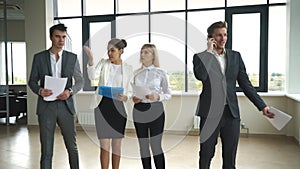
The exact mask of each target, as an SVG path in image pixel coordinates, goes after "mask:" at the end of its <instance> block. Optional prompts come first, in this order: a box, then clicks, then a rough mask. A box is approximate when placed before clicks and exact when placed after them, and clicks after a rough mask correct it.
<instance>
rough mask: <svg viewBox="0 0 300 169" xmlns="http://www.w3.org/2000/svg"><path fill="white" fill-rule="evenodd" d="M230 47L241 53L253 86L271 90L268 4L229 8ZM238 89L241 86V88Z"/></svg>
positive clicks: (227, 19)
mask: <svg viewBox="0 0 300 169" xmlns="http://www.w3.org/2000/svg"><path fill="white" fill-rule="evenodd" d="M225 15H226V21H227V22H228V42H227V48H229V49H233V50H236V51H238V52H240V53H241V56H242V58H243V61H244V64H245V66H246V70H247V73H248V76H249V79H250V81H251V83H252V85H253V86H254V87H255V88H256V89H257V90H258V91H261V92H264V91H267V90H268V78H267V76H268V67H267V66H266V65H267V64H266V63H267V61H268V41H267V39H268V8H267V7H265V6H255V7H245V8H242V7H239V8H229V9H228V10H227V11H226V14H225ZM238 91H241V89H240V88H239V87H238Z"/></svg>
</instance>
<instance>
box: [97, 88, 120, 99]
mask: <svg viewBox="0 0 300 169" xmlns="http://www.w3.org/2000/svg"><path fill="white" fill-rule="evenodd" d="M123 92H124V88H123V87H109V86H99V88H98V94H99V95H102V96H105V97H109V98H112V99H116V100H118V97H117V96H118V95H119V94H123Z"/></svg>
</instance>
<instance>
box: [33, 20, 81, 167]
mask: <svg viewBox="0 0 300 169" xmlns="http://www.w3.org/2000/svg"><path fill="white" fill-rule="evenodd" d="M66 37H67V27H65V25H64V24H57V25H54V26H52V27H51V28H50V40H51V41H52V46H51V48H50V49H48V50H45V51H42V52H39V53H37V54H35V55H34V59H33V62H32V68H31V73H30V78H29V82H28V85H29V87H30V88H31V90H32V91H33V92H34V93H35V94H37V95H38V103H37V115H38V122H39V128H40V142H41V160H40V167H41V169H51V168H52V156H53V143H54V133H55V128H56V123H57V124H58V126H59V127H60V129H61V133H62V135H63V139H64V142H65V146H66V148H67V151H68V154H69V164H70V167H71V169H78V168H79V161H78V149H77V144H76V129H75V114H76V112H75V106H74V102H73V97H72V96H73V95H74V94H75V93H77V92H78V91H79V90H80V89H81V88H82V86H83V77H82V74H81V71H80V66H79V62H78V59H77V55H76V54H74V53H71V52H68V51H65V50H63V47H64V45H65V40H66ZM45 76H52V77H57V78H67V84H66V86H65V90H64V91H63V92H62V93H61V94H59V95H58V96H57V97H56V100H55V101H45V100H44V97H47V96H50V95H52V91H51V90H50V89H45V88H44V83H45ZM73 78H74V80H75V83H74V85H73Z"/></svg>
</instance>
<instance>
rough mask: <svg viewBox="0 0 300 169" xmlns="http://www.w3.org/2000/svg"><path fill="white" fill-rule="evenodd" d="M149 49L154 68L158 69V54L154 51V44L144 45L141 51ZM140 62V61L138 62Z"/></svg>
mask: <svg viewBox="0 0 300 169" xmlns="http://www.w3.org/2000/svg"><path fill="white" fill-rule="evenodd" d="M146 48H147V49H150V51H151V52H152V54H153V62H152V63H153V65H154V66H155V67H159V59H158V52H157V49H156V46H155V45H154V44H144V45H143V46H142V48H141V51H142V50H143V49H146ZM140 61H141V60H140Z"/></svg>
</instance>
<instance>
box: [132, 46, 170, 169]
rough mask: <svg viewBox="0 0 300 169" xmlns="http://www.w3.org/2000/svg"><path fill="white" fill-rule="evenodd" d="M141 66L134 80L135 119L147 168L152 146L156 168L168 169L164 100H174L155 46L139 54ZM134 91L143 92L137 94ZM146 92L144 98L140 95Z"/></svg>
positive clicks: (143, 163)
mask: <svg viewBox="0 0 300 169" xmlns="http://www.w3.org/2000/svg"><path fill="white" fill-rule="evenodd" d="M140 61H141V63H142V67H141V68H140V69H138V70H136V71H135V73H134V78H133V84H132V86H133V102H134V103H135V104H134V109H133V120H134V126H135V129H136V133H137V136H138V140H139V145H140V155H141V160H142V165H143V168H144V169H148V168H151V154H150V150H149V147H151V150H152V154H153V158H154V163H155V167H156V169H164V168H165V158H164V152H163V150H162V147H161V141H162V134H163V130H164V123H165V113H164V106H163V104H162V101H165V100H169V99H170V98H171V91H170V88H169V80H168V76H167V74H166V72H165V71H164V70H162V69H160V68H159V61H158V54H157V49H156V47H155V45H153V44H145V45H143V47H142V49H141V53H140ZM135 89H139V90H141V89H143V90H144V92H140V91H139V93H138V91H137V90H135ZM141 93H145V95H144V96H143V95H141Z"/></svg>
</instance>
